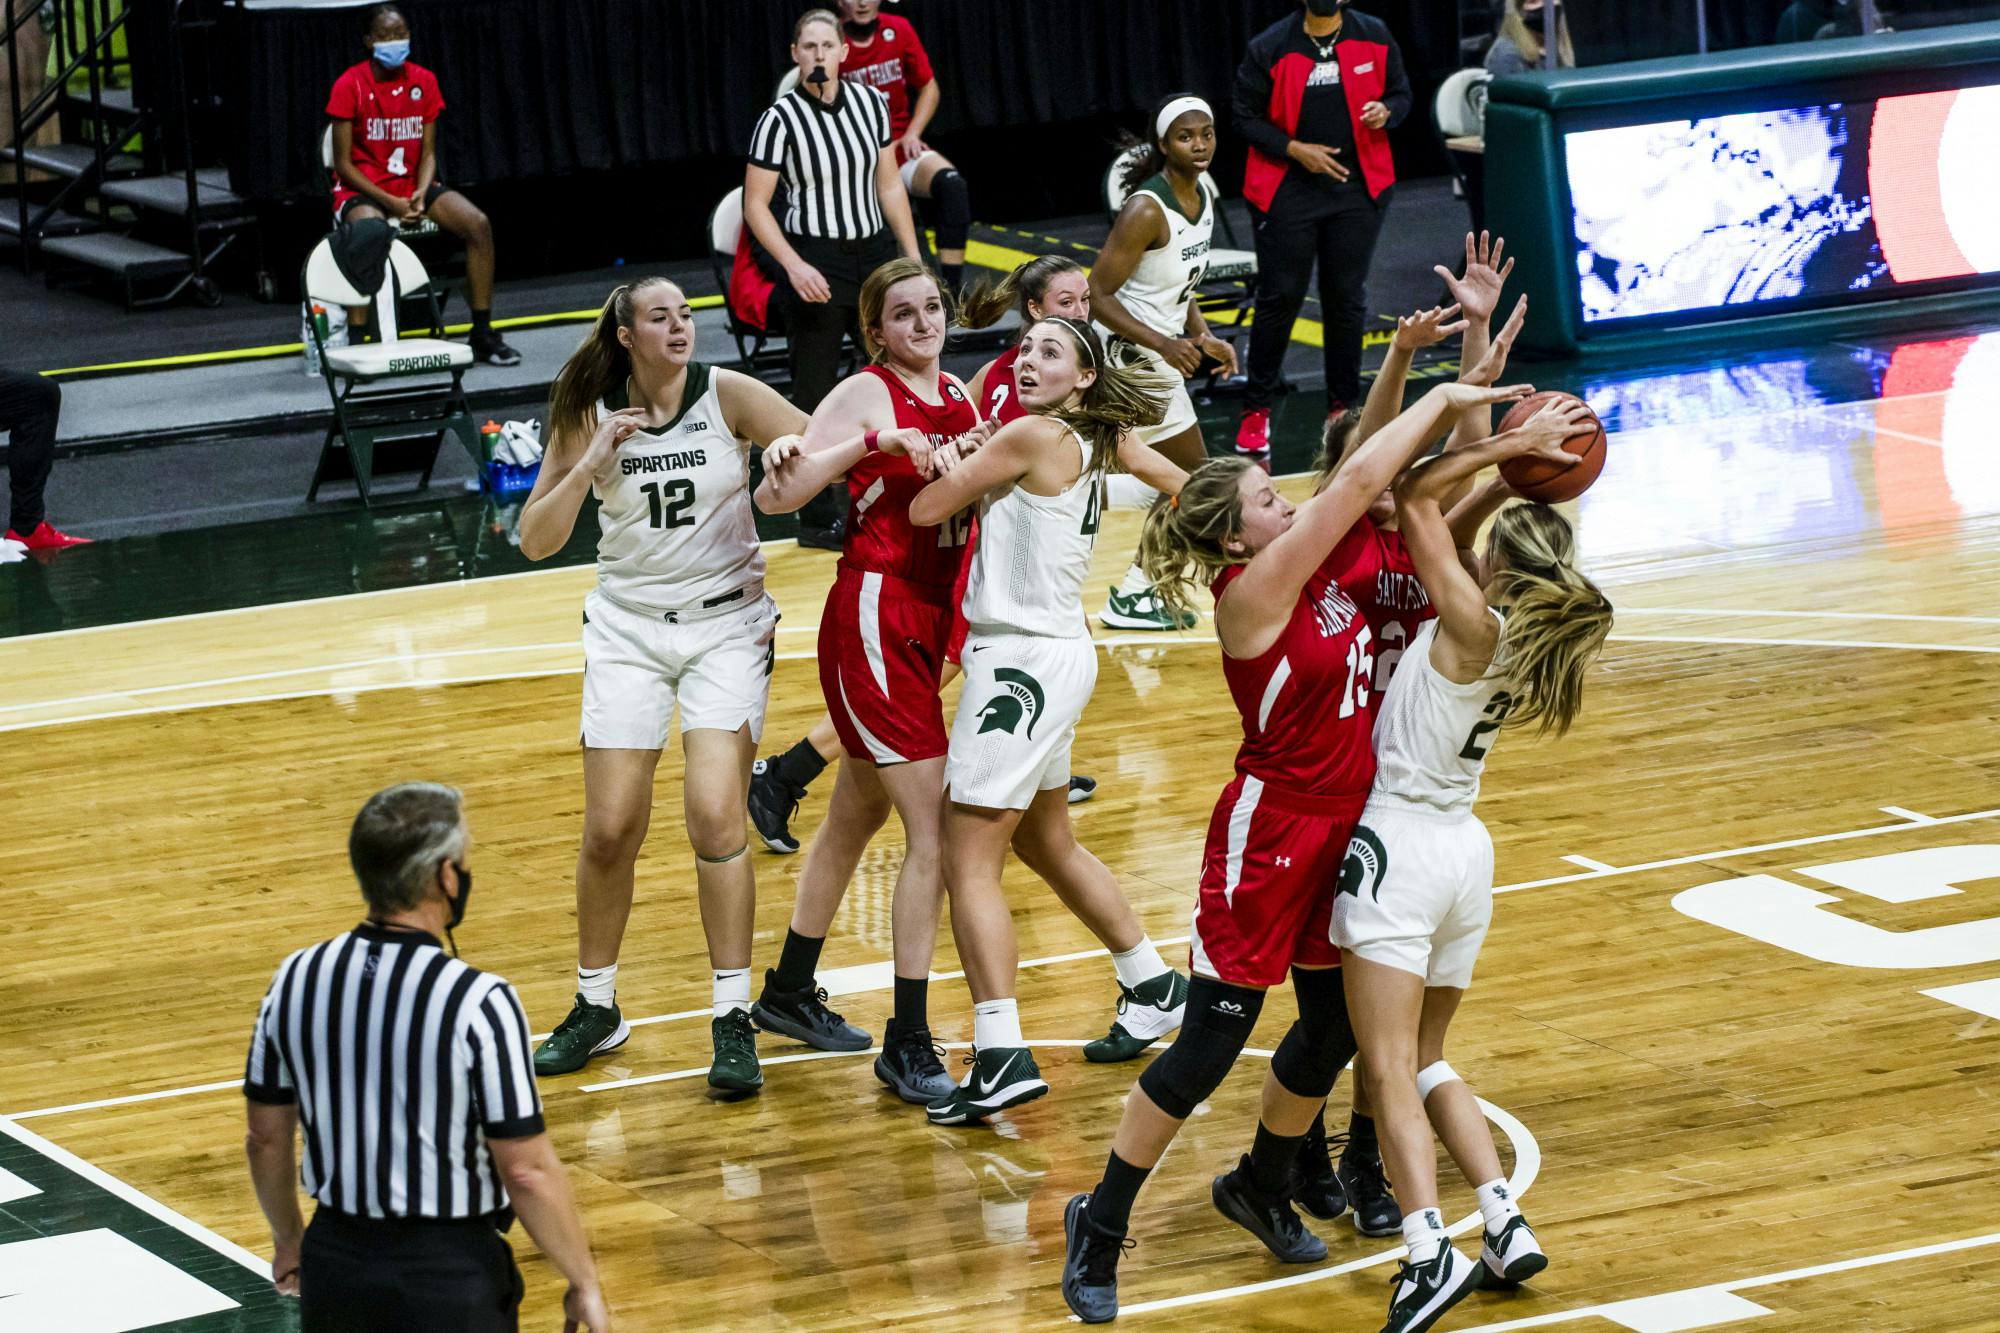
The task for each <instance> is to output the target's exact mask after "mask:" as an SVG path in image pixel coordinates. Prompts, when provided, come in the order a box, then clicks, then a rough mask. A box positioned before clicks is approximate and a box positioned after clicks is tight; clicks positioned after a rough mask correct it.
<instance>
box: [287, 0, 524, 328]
mask: <svg viewBox="0 0 2000 1333" xmlns="http://www.w3.org/2000/svg"><path fill="white" fill-rule="evenodd" d="M362 43H363V45H365V46H366V47H367V48H368V59H366V60H364V61H362V62H361V63H360V64H358V65H353V66H350V67H349V68H348V69H347V70H346V71H345V72H344V73H342V74H341V76H340V77H339V78H338V79H335V80H334V82H333V92H332V93H331V94H329V95H328V97H327V99H326V114H327V118H328V119H329V120H331V121H332V122H333V218H334V221H335V222H339V223H346V222H358V221H360V220H361V219H363V218H387V219H389V220H390V221H391V222H396V223H415V222H421V221H423V220H424V219H425V218H430V219H431V220H432V221H434V222H436V223H437V224H438V226H440V227H442V228H444V229H445V230H446V231H448V232H450V233H451V234H452V235H454V236H456V237H458V238H459V240H461V241H463V242H464V243H465V286H466V298H467V299H468V300H469V301H470V302H471V304H472V339H471V341H472V354H473V356H474V357H476V358H477V359H479V360H481V361H484V362H486V363H487V364H488V365H494V366H518V365H520V364H521V354H520V353H519V352H516V351H515V350H514V349H513V348H511V347H509V346H508V345H507V343H506V340H504V339H503V338H501V336H500V335H499V334H498V333H497V332H495V331H494V328H493V224H492V223H490V222H488V221H487V220H486V214H484V213H482V212H480V211H479V209H478V208H477V207H475V206H474V205H473V203H472V201H471V200H470V199H467V198H466V197H465V196H464V195H462V194H460V193H459V192H458V191H457V190H454V189H452V188H451V187H450V186H448V185H445V184H444V183H443V182H441V181H439V180H438V178H437V119H438V116H439V115H440V114H441V113H442V112H443V111H444V94H443V93H442V92H441V91H439V89H438V81H437V75H435V74H433V73H431V72H430V71H429V70H428V69H425V68H424V67H423V66H422V65H419V64H417V63H416V62H415V61H413V60H411V59H410V24H409V20H407V19H405V18H404V17H403V11H402V10H400V9H398V8H396V7H395V6H394V5H378V6H376V7H375V8H374V9H372V10H370V11H369V12H368V16H367V18H366V19H365V20H364V21H363V26H362ZM367 314H368V312H367V309H366V308H365V307H363V308H362V309H360V310H359V311H356V312H354V313H353V314H352V315H350V319H351V320H352V321H353V322H354V323H356V324H361V323H365V322H366V319H367Z"/></svg>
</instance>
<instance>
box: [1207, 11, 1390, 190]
mask: <svg viewBox="0 0 2000 1333" xmlns="http://www.w3.org/2000/svg"><path fill="white" fill-rule="evenodd" d="M1333 53H1334V56H1335V58H1336V59H1338V60H1339V61H1340V87H1341V90H1342V91H1343V92H1345V93H1346V94H1347V114H1348V116H1349V117H1350V118H1351V119H1352V120H1353V121H1354V153H1355V156H1356V157H1358V158H1360V159H1361V160H1360V167H1361V179H1362V182H1363V183H1364V184H1366V185H1367V187H1368V197H1369V198H1370V199H1379V198H1381V196H1382V191H1384V190H1386V189H1388V188H1389V187H1390V186H1391V185H1394V184H1395V183H1396V163H1395V159H1394V158H1393V157H1391V156H1390V153H1389V132H1388V131H1387V130H1374V129H1370V128H1368V126H1366V125H1364V124H1362V123H1361V108H1362V107H1364V106H1366V105H1367V104H1368V103H1370V102H1379V101H1381V100H1382V93H1383V92H1384V90H1385V89H1386V88H1387V87H1388V64H1389V48H1388V47H1386V46H1384V45H1383V44H1382V43H1380V42H1368V41H1361V40H1359V39H1354V38H1350V39H1348V40H1346V41H1343V42H1341V43H1340V44H1339V45H1337V46H1335V47H1334V48H1333ZM1312 71H1313V61H1312V58H1311V57H1310V56H1307V55H1304V54H1302V53H1300V52H1297V51H1288V52H1286V53H1285V54H1284V55H1282V56H1280V57H1279V58H1278V63H1277V64H1276V65H1275V66H1273V67H1272V69H1271V105H1270V107H1269V108H1268V109H1267V110H1266V113H1265V114H1266V115H1268V116H1269V117H1270V121H1271V123H1272V124H1273V125H1276V126H1277V127H1278V128H1279V129H1281V130H1283V131H1284V132H1285V133H1286V134H1287V135H1293V134H1296V133H1297V132H1298V128H1299V107H1300V106H1301V105H1302V104H1303V103H1304V101H1305V97H1306V80H1307V79H1308V78H1310V77H1311V76H1312ZM1291 165H1292V164H1291V162H1289V161H1284V160H1280V159H1278V158H1273V157H1267V156H1266V155H1265V154H1263V153H1261V152H1259V151H1258V150H1257V149H1255V148H1252V149H1251V150H1250V157H1249V160H1248V161H1247V162H1246V163H1245V164H1244V167H1243V197H1244V198H1245V199H1247V200H1249V201H1250V202H1251V203H1252V204H1254V205H1255V206H1256V207H1257V208H1258V209H1259V210H1266V209H1269V208H1270V207H1271V201H1272V200H1273V199H1275V198H1277V197H1278V185H1279V183H1280V182H1281V181H1283V180H1284V178H1285V171H1286V169H1287V168H1289V167H1290V166H1291Z"/></svg>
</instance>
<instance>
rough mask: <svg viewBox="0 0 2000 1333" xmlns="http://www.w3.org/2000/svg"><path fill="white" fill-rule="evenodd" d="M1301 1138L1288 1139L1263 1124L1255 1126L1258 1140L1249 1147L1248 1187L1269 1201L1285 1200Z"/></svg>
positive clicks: (1301, 1136)
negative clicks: (1250, 1186) (1253, 1188)
mask: <svg viewBox="0 0 2000 1333" xmlns="http://www.w3.org/2000/svg"><path fill="white" fill-rule="evenodd" d="M1303 1138H1304V1135H1300V1136H1299V1137H1297V1138H1288V1137H1286V1136H1284V1135H1282V1134H1273V1133H1272V1132H1271V1131H1270V1130H1269V1129H1267V1128H1265V1126H1264V1123H1263V1121H1261V1120H1260V1121H1258V1122H1257V1139H1256V1142H1255V1143H1253V1144H1252V1145H1251V1147H1250V1183H1251V1184H1252V1185H1255V1186H1256V1187H1257V1192H1258V1193H1259V1194H1262V1195H1263V1196H1264V1197H1266V1198H1269V1199H1276V1198H1281V1197H1283V1196H1284V1193H1285V1187H1286V1186H1287V1185H1288V1184H1290V1183H1291V1175H1292V1163H1293V1162H1294V1161H1296V1160H1297V1159H1298V1155H1299V1143H1300V1142H1301V1141H1302V1140H1303Z"/></svg>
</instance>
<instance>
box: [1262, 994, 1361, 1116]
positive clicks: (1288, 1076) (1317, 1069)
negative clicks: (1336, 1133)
mask: <svg viewBox="0 0 2000 1333" xmlns="http://www.w3.org/2000/svg"><path fill="white" fill-rule="evenodd" d="M1292 990H1293V992H1294V993H1295V994H1296V995H1297V996H1298V999H1299V1020H1298V1022H1296V1023H1294V1024H1292V1026H1291V1028H1290V1030H1289V1031H1287V1032H1286V1033H1285V1038H1284V1040H1283V1041H1281V1042H1279V1043H1278V1049H1277V1050H1276V1051H1275V1052H1274V1053H1273V1054H1272V1056H1271V1073H1272V1074H1274V1075H1275V1076H1276V1077H1277V1080H1278V1082H1279V1083H1281V1084H1283V1085H1284V1087H1285V1090H1286V1091H1287V1092H1290V1093H1292V1094H1294V1095H1296V1096H1299V1097H1309V1098H1313V1099H1319V1098H1323V1097H1325V1096H1326V1095H1327V1094H1328V1093H1329V1092H1332V1091H1333V1085H1334V1081H1335V1080H1336V1079H1338V1078H1339V1077H1340V1071H1341V1070H1343V1069H1345V1068H1347V1063H1348V1061H1350V1060H1352V1059H1353V1058H1354V1052H1355V1050H1356V1044H1355V1040H1354V1026H1353V1024H1351V1023H1350V1022H1348V1019H1347V992H1346V990H1345V989H1344V987H1343V986H1342V984H1341V977H1340V969H1339V968H1315V969H1305V968H1296V967H1295V968H1293V969H1292Z"/></svg>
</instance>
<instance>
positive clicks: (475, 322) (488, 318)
mask: <svg viewBox="0 0 2000 1333" xmlns="http://www.w3.org/2000/svg"><path fill="white" fill-rule="evenodd" d="M472 332H473V334H474V335H475V336H484V335H486V334H490V333H492V332H493V311H492V310H491V309H490V308H488V309H486V310H475V311H473V312H472Z"/></svg>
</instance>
